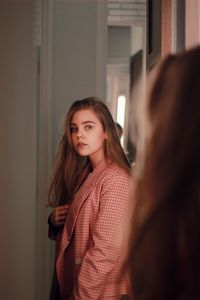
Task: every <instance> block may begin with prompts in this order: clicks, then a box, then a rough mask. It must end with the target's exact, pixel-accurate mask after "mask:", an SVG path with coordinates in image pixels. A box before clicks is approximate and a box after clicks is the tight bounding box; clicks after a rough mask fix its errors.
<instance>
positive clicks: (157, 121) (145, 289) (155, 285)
mask: <svg viewBox="0 0 200 300" xmlns="http://www.w3.org/2000/svg"><path fill="white" fill-rule="evenodd" d="M156 72H157V73H156V77H155V78H154V81H153V84H152V85H151V87H150V90H149V93H148V95H147V98H146V109H147V118H149V123H150V124H151V125H150V126H151V136H150V137H149V140H148V142H147V146H146V154H145V158H144V168H143V174H142V176H141V178H138V179H137V183H136V206H135V210H134V213H133V218H132V229H131V234H130V248H129V257H128V264H129V267H130V275H131V285H132V292H133V299H134V300H169V299H170V300H178V299H180V300H181V299H184V300H197V299H200V47H196V48H193V49H191V50H188V51H186V52H183V53H181V54H178V55H169V56H168V57H167V58H165V59H164V60H163V61H162V62H161V63H160V65H159V66H158V70H157V71H156ZM136 168H137V162H136Z"/></svg>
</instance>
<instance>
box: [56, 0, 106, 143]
mask: <svg viewBox="0 0 200 300" xmlns="http://www.w3.org/2000/svg"><path fill="white" fill-rule="evenodd" d="M106 26H107V10H106V1H98V0H92V1H91V0H88V1H86V0H84V1H83V0H76V1H70V0H65V1H56V0H54V5H53V34H52V42H53V52H52V54H53V65H52V68H53V80H52V95H53V97H52V99H53V100H52V101H53V106H52V113H53V120H54V123H53V141H54V147H55V143H57V136H58V124H59V121H60V118H61V116H62V115H63V113H64V111H66V110H67V109H68V108H69V105H70V104H71V103H72V102H73V101H74V100H77V99H82V98H84V97H89V96H99V97H101V98H103V100H105V99H104V98H105V81H106V79H105V78H106V67H105V66H106V61H105V60H106V53H105V52H106V29H107V27H106Z"/></svg>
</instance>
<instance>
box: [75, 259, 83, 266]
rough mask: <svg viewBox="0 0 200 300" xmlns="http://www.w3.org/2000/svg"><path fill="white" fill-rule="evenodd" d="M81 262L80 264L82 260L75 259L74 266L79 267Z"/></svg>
mask: <svg viewBox="0 0 200 300" xmlns="http://www.w3.org/2000/svg"><path fill="white" fill-rule="evenodd" d="M81 262H82V259H81V258H80V257H77V258H76V259H75V265H77V266H79V265H80V264H81Z"/></svg>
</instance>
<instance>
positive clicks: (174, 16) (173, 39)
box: [171, 0, 177, 53]
mask: <svg viewBox="0 0 200 300" xmlns="http://www.w3.org/2000/svg"><path fill="white" fill-rule="evenodd" d="M171 9H172V14H171V15H172V22H171V24H172V26H171V52H172V53H177V0H172V7H171Z"/></svg>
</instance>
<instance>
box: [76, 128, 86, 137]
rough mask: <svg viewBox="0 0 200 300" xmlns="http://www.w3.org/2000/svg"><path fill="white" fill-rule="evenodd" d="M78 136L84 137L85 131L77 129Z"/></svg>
mask: <svg viewBox="0 0 200 300" xmlns="http://www.w3.org/2000/svg"><path fill="white" fill-rule="evenodd" d="M77 137H78V138H84V133H83V131H82V130H81V129H78V130H77Z"/></svg>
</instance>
